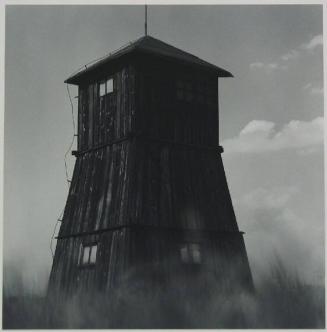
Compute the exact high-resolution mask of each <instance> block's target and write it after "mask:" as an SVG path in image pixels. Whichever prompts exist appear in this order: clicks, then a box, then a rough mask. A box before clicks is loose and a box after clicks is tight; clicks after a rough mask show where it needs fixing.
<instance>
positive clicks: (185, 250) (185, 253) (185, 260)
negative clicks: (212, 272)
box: [181, 245, 189, 263]
mask: <svg viewBox="0 0 327 332" xmlns="http://www.w3.org/2000/svg"><path fill="white" fill-rule="evenodd" d="M181 259H182V262H183V263H188V261H189V256H188V248H187V246H186V245H185V246H183V247H181Z"/></svg>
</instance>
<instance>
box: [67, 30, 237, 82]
mask: <svg viewBox="0 0 327 332" xmlns="http://www.w3.org/2000/svg"><path fill="white" fill-rule="evenodd" d="M137 52H138V53H148V54H152V55H154V56H160V57H164V58H170V59H174V60H177V61H178V60H179V61H182V62H184V63H187V64H190V65H193V66H199V67H202V68H206V69H207V70H211V71H213V72H215V73H216V74H217V76H219V77H233V75H232V74H231V73H230V72H228V71H227V70H225V69H222V68H220V67H217V66H215V65H213V64H211V63H209V62H207V61H204V60H202V59H200V58H198V57H196V56H195V55H192V54H190V53H187V52H185V51H183V50H181V49H179V48H177V47H174V46H172V45H169V44H167V43H165V42H163V41H161V40H159V39H156V38H153V37H151V36H143V37H141V38H139V39H137V40H135V41H133V42H130V43H129V44H127V45H125V46H123V47H121V48H119V49H118V50H116V51H115V52H112V53H110V54H108V55H107V56H105V57H103V58H101V59H99V60H98V61H96V62H94V63H93V64H92V65H90V66H89V67H87V66H85V67H84V69H83V70H80V71H79V72H77V73H76V74H73V75H72V76H70V77H69V78H68V79H67V80H66V81H65V83H70V84H78V82H79V81H80V80H82V79H83V78H85V77H86V76H87V74H89V73H91V72H93V71H94V70H98V69H100V67H101V66H104V65H107V64H109V63H110V62H111V61H113V60H116V59H118V58H120V57H123V56H124V55H127V54H130V53H137Z"/></svg>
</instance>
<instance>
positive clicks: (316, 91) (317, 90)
mask: <svg viewBox="0 0 327 332" xmlns="http://www.w3.org/2000/svg"><path fill="white" fill-rule="evenodd" d="M303 90H304V91H309V92H310V94H311V95H323V94H324V89H323V88H322V87H319V86H314V85H313V84H312V83H308V84H306V85H305V86H304V87H303Z"/></svg>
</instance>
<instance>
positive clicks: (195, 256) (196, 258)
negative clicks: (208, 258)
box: [190, 243, 201, 264]
mask: <svg viewBox="0 0 327 332" xmlns="http://www.w3.org/2000/svg"><path fill="white" fill-rule="evenodd" d="M190 251H191V256H192V260H193V263H197V264H199V263H201V251H200V245H199V244H197V243H193V244H191V248H190Z"/></svg>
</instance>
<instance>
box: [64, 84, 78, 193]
mask: <svg viewBox="0 0 327 332" xmlns="http://www.w3.org/2000/svg"><path fill="white" fill-rule="evenodd" d="M66 88H67V93H68V97H69V101H70V106H71V113H72V120H73V138H72V140H71V143H70V145H69V147H68V149H67V151H66V153H65V157H64V162H65V172H66V181H67V185H68V188H69V185H70V180H69V175H68V167H67V156H68V154H69V153H70V152H71V151H72V147H73V144H74V141H75V131H76V126H75V118H74V105H73V101H72V98H71V95H70V91H69V86H68V84H66Z"/></svg>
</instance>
